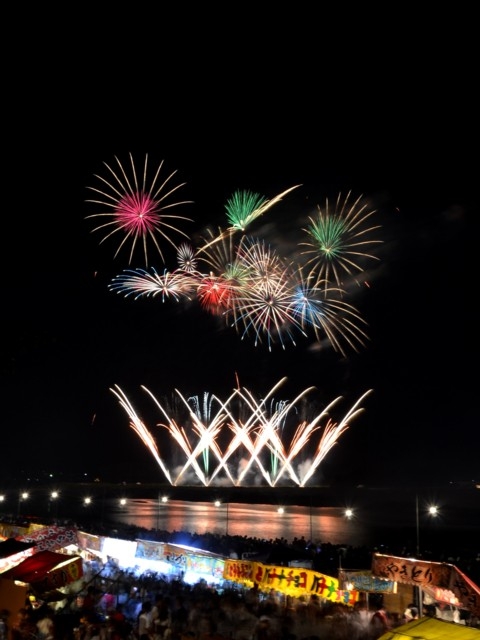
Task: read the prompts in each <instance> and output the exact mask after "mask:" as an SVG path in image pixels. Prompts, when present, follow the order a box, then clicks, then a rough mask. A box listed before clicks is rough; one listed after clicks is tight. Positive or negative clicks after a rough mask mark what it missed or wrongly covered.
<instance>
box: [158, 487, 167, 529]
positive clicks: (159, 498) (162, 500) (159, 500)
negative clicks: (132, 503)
mask: <svg viewBox="0 0 480 640" xmlns="http://www.w3.org/2000/svg"><path fill="white" fill-rule="evenodd" d="M167 502H168V496H162V497H160V494H158V500H157V531H158V529H159V528H160V503H163V504H166V503H167Z"/></svg>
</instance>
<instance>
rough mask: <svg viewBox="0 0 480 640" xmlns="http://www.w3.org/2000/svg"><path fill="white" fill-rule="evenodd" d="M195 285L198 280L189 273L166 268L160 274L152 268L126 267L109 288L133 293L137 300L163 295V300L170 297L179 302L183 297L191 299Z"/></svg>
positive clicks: (128, 294) (126, 293) (127, 294)
mask: <svg viewBox="0 0 480 640" xmlns="http://www.w3.org/2000/svg"><path fill="white" fill-rule="evenodd" d="M195 286H196V281H195V280H194V279H193V278H192V277H191V276H190V274H188V273H184V272H182V271H175V272H172V273H171V272H169V271H167V270H166V269H165V271H164V272H163V274H162V275H160V274H159V273H157V271H156V270H155V269H153V268H152V270H151V273H149V272H148V271H146V270H145V269H126V270H125V271H124V272H123V273H122V274H120V275H119V276H116V277H115V278H114V279H113V281H112V283H111V284H110V285H109V288H110V290H111V291H116V292H117V293H122V294H123V295H124V296H125V297H128V296H131V295H133V296H134V298H135V300H137V299H138V298H141V297H152V298H155V297H156V296H161V298H162V302H165V301H166V300H168V299H170V300H176V301H177V302H178V301H179V300H180V299H181V298H183V299H187V300H191V299H192V294H193V292H194V290H195Z"/></svg>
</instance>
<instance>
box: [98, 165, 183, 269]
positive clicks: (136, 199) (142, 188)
mask: <svg viewBox="0 0 480 640" xmlns="http://www.w3.org/2000/svg"><path fill="white" fill-rule="evenodd" d="M129 158H130V175H129V172H127V169H126V168H125V167H124V166H123V165H122V163H121V162H120V160H119V159H118V158H117V157H115V160H116V162H117V165H118V170H115V169H112V167H110V165H108V164H107V163H106V162H105V163H104V165H105V166H106V168H107V169H108V171H109V174H110V177H109V178H108V179H107V178H104V177H102V176H100V175H95V177H96V178H98V180H99V181H100V182H101V183H102V186H101V188H97V187H88V189H90V190H91V191H93V192H94V193H96V194H97V197H96V198H95V199H89V200H87V202H90V203H94V204H97V205H100V206H101V207H102V208H103V209H104V210H103V211H101V212H100V213H95V214H92V215H89V216H87V219H88V218H100V219H105V220H106V222H104V223H103V224H100V225H99V226H97V227H95V228H94V229H93V230H92V231H93V232H96V231H102V232H106V235H105V236H104V237H103V239H102V240H101V241H100V244H102V243H103V242H105V241H106V240H107V239H108V238H110V237H111V236H113V235H115V236H116V235H117V234H118V235H119V236H121V237H122V240H121V241H120V244H119V246H118V248H117V250H116V252H115V256H114V257H116V256H117V255H118V254H119V252H120V251H121V250H122V248H123V247H125V246H126V245H128V244H129V243H131V247H130V257H129V264H131V262H132V260H133V255H134V252H135V250H136V248H137V246H140V247H141V248H142V250H143V256H144V260H145V265H146V266H148V255H147V253H148V244H153V245H154V247H155V249H156V250H157V252H158V254H159V255H160V258H161V260H162V261H163V262H164V263H165V258H164V254H163V252H162V248H161V246H160V241H162V242H163V241H165V242H167V243H168V244H170V245H171V246H172V247H174V248H175V249H177V246H176V244H175V242H174V241H173V240H172V238H171V235H172V234H177V235H180V236H183V237H184V238H187V239H188V237H189V236H188V235H187V234H186V233H185V232H184V231H182V230H181V229H179V228H178V227H177V226H176V224H177V223H178V221H189V222H191V221H192V220H191V219H190V218H186V217H184V216H179V215H174V214H170V213H167V212H168V211H169V210H170V209H172V208H174V207H178V206H180V205H185V204H191V201H190V200H183V201H176V202H169V200H170V198H171V197H172V196H173V195H174V194H175V193H176V191H178V189H180V188H181V187H183V186H184V185H185V183H182V184H178V185H176V186H171V180H172V178H173V177H174V175H175V174H176V171H174V172H173V173H171V174H170V175H168V176H167V177H166V178H165V179H163V178H160V173H161V170H162V167H163V160H162V162H161V163H160V165H159V166H158V168H157V169H156V171H155V172H154V175H153V178H151V180H150V179H149V177H148V154H147V155H145V160H144V164H143V171H142V178H141V181H140V180H139V177H138V175H137V170H136V168H135V163H134V161H133V157H132V154H129Z"/></svg>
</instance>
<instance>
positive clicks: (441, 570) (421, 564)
mask: <svg viewBox="0 0 480 640" xmlns="http://www.w3.org/2000/svg"><path fill="white" fill-rule="evenodd" d="M372 574H373V575H376V576H378V577H379V578H385V579H387V580H395V581H396V582H402V583H404V584H411V585H414V586H418V587H422V588H423V587H438V588H440V589H449V590H450V591H451V592H452V593H453V594H454V595H455V596H456V597H457V598H458V600H459V602H461V607H462V608H464V609H466V610H467V611H470V612H472V613H474V614H475V615H477V616H478V615H480V589H479V588H478V587H477V585H476V584H475V583H474V582H472V580H470V578H467V576H466V575H464V574H463V573H462V572H461V571H459V570H458V569H457V568H456V567H455V566H454V565H452V564H447V563H446V562H425V561H423V560H415V559H412V558H399V557H397V556H386V555H382V554H379V553H375V554H374V555H373V558H372Z"/></svg>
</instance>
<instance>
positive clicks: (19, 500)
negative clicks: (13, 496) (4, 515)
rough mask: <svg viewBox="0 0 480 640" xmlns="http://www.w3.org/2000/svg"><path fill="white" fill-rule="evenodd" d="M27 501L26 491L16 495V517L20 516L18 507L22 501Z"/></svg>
mask: <svg viewBox="0 0 480 640" xmlns="http://www.w3.org/2000/svg"><path fill="white" fill-rule="evenodd" d="M27 499H28V491H23V492H22V493H19V494H18V506H17V515H20V507H21V504H22V500H27Z"/></svg>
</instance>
